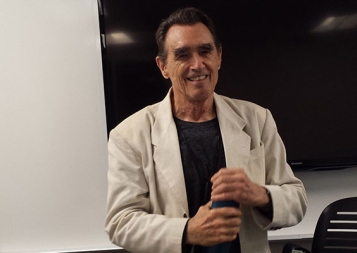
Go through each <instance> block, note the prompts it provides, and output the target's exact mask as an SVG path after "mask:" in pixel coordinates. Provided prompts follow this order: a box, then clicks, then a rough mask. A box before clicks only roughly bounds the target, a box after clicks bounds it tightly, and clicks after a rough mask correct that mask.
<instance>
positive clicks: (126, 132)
mask: <svg viewBox="0 0 357 253" xmlns="http://www.w3.org/2000/svg"><path fill="white" fill-rule="evenodd" d="M156 40H157V43H158V48H159V53H158V56H157V58H156V63H157V66H158V67H159V69H160V71H161V73H162V75H163V77H164V78H167V79H170V81H171V83H172V87H171V89H170V91H169V93H168V95H167V96H166V97H165V98H164V100H163V101H161V102H160V103H157V104H154V105H152V106H148V107H146V108H144V109H143V110H141V111H139V112H137V113H135V114H134V115H132V116H130V117H129V118H128V119H126V120H124V121H123V122H122V123H121V124H119V125H118V126H117V127H116V128H115V129H113V130H112V131H111V133H110V138H109V142H108V150H109V173H108V215H107V220H106V230H107V232H108V234H109V236H110V238H111V240H112V242H113V243H115V244H117V245H120V246H122V247H124V248H125V249H126V250H128V251H130V252H133V253H138V252H146V253H148V252H153V253H168V252H170V253H175V252H207V247H210V246H213V245H217V244H220V243H224V242H232V245H231V251H230V252H242V253H248V252H249V253H254V252H256V253H264V252H270V250H269V245H268V240H267V230H269V229H278V228H281V227H286V226H292V225H295V224H297V223H298V222H300V221H301V219H302V218H303V216H304V214H305V211H306V193H305V189H304V187H303V185H302V183H301V181H300V180H298V179H297V178H296V177H295V176H294V175H293V172H292V171H291V169H290V167H289V166H288V164H287V163H286V156H285V148H284V145H283V143H282V141H281V139H280V137H279V135H278V133H277V129H276V125H275V122H274V120H273V118H272V116H271V114H270V112H269V111H268V110H267V109H264V108H262V107H260V106H258V105H255V104H253V103H249V102H245V101H241V100H236V99H230V98H227V97H224V96H220V95H218V94H216V93H215V92H214V90H215V86H216V84H217V81H218V71H219V69H220V67H221V60H222V47H221V45H220V43H219V40H218V38H217V36H216V32H215V28H214V26H213V23H212V21H211V20H210V19H209V17H207V16H206V15H205V14H204V13H202V12H201V11H199V10H197V9H194V8H185V9H181V10H178V11H176V12H175V13H173V14H172V15H171V16H170V17H169V18H168V19H166V20H164V21H163V22H162V23H161V25H160V27H159V29H158V31H157V33H156ZM221 201H233V202H235V203H239V208H236V207H229V206H228V207H221V208H211V207H212V203H213V202H214V203H221Z"/></svg>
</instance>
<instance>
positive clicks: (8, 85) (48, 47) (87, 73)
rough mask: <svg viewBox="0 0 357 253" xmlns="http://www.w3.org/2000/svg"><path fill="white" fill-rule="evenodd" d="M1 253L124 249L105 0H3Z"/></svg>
mask: <svg viewBox="0 0 357 253" xmlns="http://www.w3.org/2000/svg"><path fill="white" fill-rule="evenodd" d="M0 34H1V40H0V173H1V175H0V252H3V253H5V252H62V251H66V252H70V251H80V250H89V249H90V250H93V249H110V248H116V247H114V246H113V245H112V244H111V243H110V241H109V239H108V237H107V235H106V233H105V231H104V219H105V213H106V190H107V189H106V187H107V186H106V172H107V154H106V142H107V136H106V120H105V108H104V91H103V77H102V62H101V49H100V34H99V21H98V5H97V1H96V0H75V1H73V0H51V1H49V0H11V1H8V0H0Z"/></svg>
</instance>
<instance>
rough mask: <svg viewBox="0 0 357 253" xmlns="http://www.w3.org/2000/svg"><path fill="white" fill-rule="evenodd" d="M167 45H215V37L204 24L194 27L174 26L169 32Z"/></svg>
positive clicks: (197, 24) (166, 39)
mask: <svg viewBox="0 0 357 253" xmlns="http://www.w3.org/2000/svg"><path fill="white" fill-rule="evenodd" d="M165 41H166V43H170V44H172V43H174V44H182V45H181V46H184V45H183V44H185V43H192V44H194V43H195V44H196V45H198V44H203V43H213V35H212V33H211V32H210V30H209V29H208V28H207V27H206V26H205V25H204V24H202V23H196V24H194V25H177V24H176V25H173V26H172V27H170V29H169V30H168V31H167V34H166V38H165Z"/></svg>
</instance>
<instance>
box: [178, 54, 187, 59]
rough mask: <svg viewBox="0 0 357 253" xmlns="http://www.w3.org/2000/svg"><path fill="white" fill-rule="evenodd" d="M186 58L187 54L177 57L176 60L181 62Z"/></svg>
mask: <svg viewBox="0 0 357 253" xmlns="http://www.w3.org/2000/svg"><path fill="white" fill-rule="evenodd" d="M187 57H188V54H180V55H178V56H177V59H179V60H182V59H186V58H187Z"/></svg>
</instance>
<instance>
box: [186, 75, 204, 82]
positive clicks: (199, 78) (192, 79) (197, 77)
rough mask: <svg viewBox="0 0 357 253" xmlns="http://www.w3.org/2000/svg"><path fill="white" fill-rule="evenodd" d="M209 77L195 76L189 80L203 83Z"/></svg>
mask: <svg viewBox="0 0 357 253" xmlns="http://www.w3.org/2000/svg"><path fill="white" fill-rule="evenodd" d="M207 76H208V75H201V76H194V77H189V78H187V79H188V80H190V81H201V80H204V79H206V78H207Z"/></svg>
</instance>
